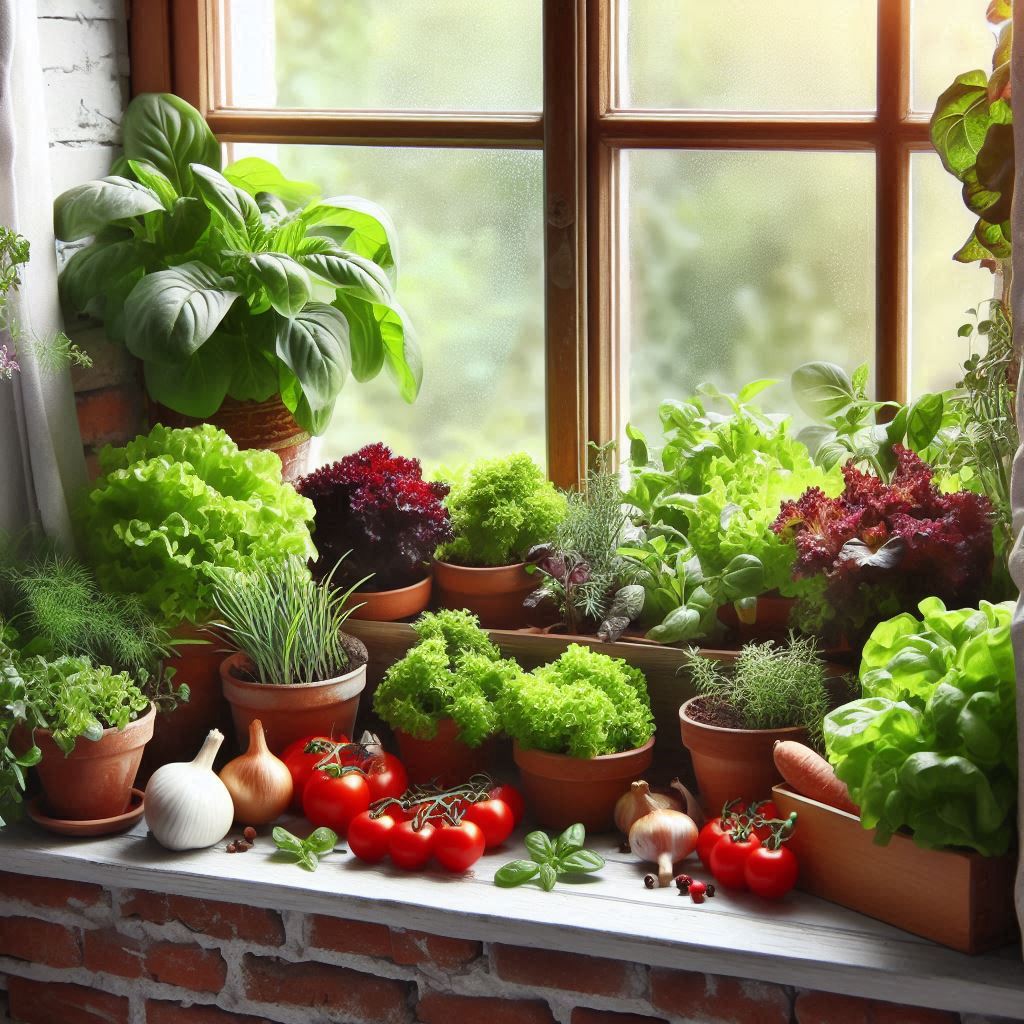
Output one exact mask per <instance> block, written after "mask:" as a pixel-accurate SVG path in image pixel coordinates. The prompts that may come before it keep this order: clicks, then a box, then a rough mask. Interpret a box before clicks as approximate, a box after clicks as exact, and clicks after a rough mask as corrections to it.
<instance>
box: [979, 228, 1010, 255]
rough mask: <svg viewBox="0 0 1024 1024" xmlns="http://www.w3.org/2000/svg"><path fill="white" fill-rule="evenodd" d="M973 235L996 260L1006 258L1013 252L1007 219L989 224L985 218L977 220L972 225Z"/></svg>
mask: <svg viewBox="0 0 1024 1024" xmlns="http://www.w3.org/2000/svg"><path fill="white" fill-rule="evenodd" d="M974 237H975V238H976V239H977V240H978V241H979V242H980V243H981V244H982V245H983V246H984V247H985V249H987V250H988V252H989V253H991V254H992V255H993V256H994V257H995V258H996V259H997V260H1008V259H1009V258H1010V256H1011V255H1012V253H1013V244H1012V242H1011V241H1010V222H1009V221H1004V222H1003V223H1002V224H990V223H989V222H988V221H986V220H979V221H978V223H977V224H976V225H975V227H974Z"/></svg>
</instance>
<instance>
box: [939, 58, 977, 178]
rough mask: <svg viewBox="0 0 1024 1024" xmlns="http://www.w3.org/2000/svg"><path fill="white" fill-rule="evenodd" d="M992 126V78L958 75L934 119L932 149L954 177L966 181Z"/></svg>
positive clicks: (974, 73) (943, 94)
mask: <svg viewBox="0 0 1024 1024" xmlns="http://www.w3.org/2000/svg"><path fill="white" fill-rule="evenodd" d="M990 123H991V117H990V114H989V100H988V75H986V74H985V72H984V71H968V72H967V73H966V74H963V75H957V77H956V78H955V79H954V80H953V84H952V85H951V86H950V87H949V88H948V89H947V90H946V91H945V92H944V93H942V95H941V96H940V97H939V99H938V102H937V103H936V104H935V112H934V113H933V114H932V117H931V139H932V145H933V146H934V147H935V149H936V151H937V152H938V154H939V159H941V160H942V166H943V167H945V168H946V170H947V171H949V173H950V174H952V175H954V176H955V177H957V178H960V179H961V180H963V175H964V174H965V173H966V172H967V171H968V170H969V169H970V168H972V167H974V165H975V162H976V161H977V158H978V153H979V151H980V150H981V147H982V145H983V144H984V142H985V135H986V133H987V132H988V128H989V124H990Z"/></svg>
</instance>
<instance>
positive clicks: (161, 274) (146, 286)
mask: <svg viewBox="0 0 1024 1024" xmlns="http://www.w3.org/2000/svg"><path fill="white" fill-rule="evenodd" d="M240 295H241V293H240V292H238V291H235V289H234V286H233V283H232V282H231V281H230V280H229V279H227V278H223V277H221V276H220V275H218V274H216V273H214V271H212V270H211V269H210V268H209V267H207V266H206V265H205V264H203V263H198V262H192V263H182V264H181V266H178V267H171V268H170V269H169V270H160V271H157V273H155V274H150V275H149V276H148V277H144V278H143V279H142V280H141V281H140V282H139V283H138V284H137V285H136V286H135V288H134V289H133V290H132V293H131V295H129V296H128V300H127V302H126V303H125V338H126V342H127V345H128V349H129V351H130V352H131V353H132V354H133V355H136V356H138V357H139V358H140V359H152V360H155V361H157V362H162V363H169V364H175V363H178V362H180V361H181V360H183V359H186V358H187V357H188V356H190V355H192V353H193V352H195V351H196V350H197V349H198V348H199V347H200V346H201V345H202V344H203V343H204V342H205V341H206V340H207V339H208V338H209V337H210V335H211V334H213V332H214V331H215V330H216V329H217V327H218V325H219V324H220V322H221V321H222V320H223V319H224V317H225V316H226V315H227V312H228V310H229V309H230V308H231V305H232V303H233V302H234V301H235V300H236V299H237V298H239V297H240ZM225 387H226V385H225Z"/></svg>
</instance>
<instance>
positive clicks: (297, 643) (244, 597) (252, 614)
mask: <svg viewBox="0 0 1024 1024" xmlns="http://www.w3.org/2000/svg"><path fill="white" fill-rule="evenodd" d="M340 564H341V562H340V560H339V562H338V563H337V564H336V565H335V566H334V568H333V569H332V570H331V571H330V572H329V573H328V574H327V576H326V577H325V578H324V579H323V581H322V582H320V583H317V582H316V581H315V580H314V579H313V577H312V575H311V574H310V571H309V569H308V567H307V566H306V563H305V562H304V561H303V560H302V559H300V558H289V559H288V560H286V561H285V562H284V563H283V564H282V565H275V566H270V567H267V566H259V567H257V568H255V569H252V570H249V571H247V572H238V571H227V572H221V573H218V574H217V582H216V587H215V590H214V603H215V605H216V607H217V611H218V612H219V613H220V614H219V621H218V623H217V628H218V629H219V630H220V631H221V632H224V633H227V634H228V635H229V636H230V637H231V638H232V639H233V640H234V642H235V645H236V646H237V647H238V649H239V650H240V651H244V652H245V654H247V655H248V657H249V658H250V660H251V661H252V662H253V664H254V666H255V669H256V671H255V675H256V678H257V679H258V680H259V681H260V682H262V683H278V684H284V685H286V686H290V685H297V684H302V683H314V682H321V681H323V680H325V679H333V678H334V677H335V676H338V675H341V674H342V673H343V672H345V671H347V669H348V663H349V656H348V651H347V650H346V648H345V644H344V634H343V633H342V627H343V626H344V625H345V621H346V620H347V619H348V617H349V615H351V614H352V612H353V611H354V610H355V609H354V608H353V607H352V606H350V605H349V599H350V598H351V596H352V593H353V592H354V591H355V590H356V588H357V587H360V586H362V585H363V584H364V583H365V582H366V580H365V579H362V580H359V581H358V582H357V583H356V584H354V585H353V586H352V587H349V588H348V589H347V590H341V589H335V588H334V587H333V586H332V581H333V579H334V574H335V572H336V571H337V568H338V565H340ZM356 607H358V605H357V606H356Z"/></svg>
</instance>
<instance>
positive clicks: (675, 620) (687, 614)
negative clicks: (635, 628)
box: [647, 607, 701, 644]
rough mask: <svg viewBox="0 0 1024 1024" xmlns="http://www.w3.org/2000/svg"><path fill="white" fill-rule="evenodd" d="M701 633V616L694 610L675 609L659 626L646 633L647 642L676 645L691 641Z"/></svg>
mask: <svg viewBox="0 0 1024 1024" xmlns="http://www.w3.org/2000/svg"><path fill="white" fill-rule="evenodd" d="M700 632H701V615H700V612H699V611H697V610H696V609H695V608H686V607H683V608H676V609H675V610H673V611H671V612H669V613H668V615H666V616H665V618H664V620H663V621H662V622H661V624H660V625H657V626H655V627H654V628H653V629H650V630H648V631H647V639H648V640H657V641H658V643H660V644H678V643H682V642H683V641H685V640H693V639H694V638H695V637H697V636H699V635H700Z"/></svg>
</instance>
